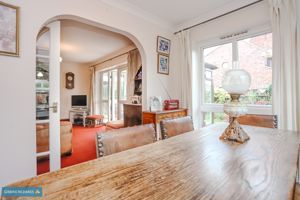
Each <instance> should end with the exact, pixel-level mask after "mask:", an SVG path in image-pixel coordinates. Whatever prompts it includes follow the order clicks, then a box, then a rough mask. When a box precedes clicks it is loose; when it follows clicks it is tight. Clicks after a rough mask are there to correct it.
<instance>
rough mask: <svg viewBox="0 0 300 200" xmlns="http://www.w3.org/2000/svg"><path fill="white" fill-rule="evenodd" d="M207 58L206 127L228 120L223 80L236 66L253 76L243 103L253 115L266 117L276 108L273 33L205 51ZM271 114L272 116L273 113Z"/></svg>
mask: <svg viewBox="0 0 300 200" xmlns="http://www.w3.org/2000/svg"><path fill="white" fill-rule="evenodd" d="M202 50H203V51H202V56H203V87H202V88H203V90H202V91H203V95H202V96H203V99H202V103H201V104H202V106H201V110H202V118H203V125H208V124H212V123H214V122H217V121H226V120H227V118H226V116H224V113H223V104H224V103H225V102H226V101H228V100H229V99H230V96H229V94H228V93H227V92H226V91H225V90H224V89H223V88H222V78H223V75H224V73H225V72H226V71H227V70H228V69H232V67H233V64H236V65H237V66H238V67H239V68H243V69H245V70H246V71H248V72H249V74H250V75H251V79H252V81H251V86H250V89H249V91H248V93H247V94H245V95H243V96H242V98H241V101H242V102H243V103H246V104H248V105H249V106H248V109H249V113H252V114H266V113H270V112H271V105H272V33H266V34H261V35H258V36H253V37H247V38H243V39H240V40H237V39H232V40H231V41H230V42H228V43H225V44H218V45H215V46H210V47H208V48H203V49H202ZM270 114H271V113H270Z"/></svg>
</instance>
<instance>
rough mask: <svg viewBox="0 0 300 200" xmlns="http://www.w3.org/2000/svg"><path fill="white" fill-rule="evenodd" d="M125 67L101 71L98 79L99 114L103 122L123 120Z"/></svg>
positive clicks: (125, 83)
mask: <svg viewBox="0 0 300 200" xmlns="http://www.w3.org/2000/svg"><path fill="white" fill-rule="evenodd" d="M127 71H128V70H127V66H126V65H124V66H121V67H118V68H115V69H111V70H107V71H102V72H100V73H99V78H100V113H101V114H102V115H103V116H104V122H108V121H115V120H120V119H123V104H124V103H126V100H127V93H126V87H127Z"/></svg>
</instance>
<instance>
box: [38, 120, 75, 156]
mask: <svg viewBox="0 0 300 200" xmlns="http://www.w3.org/2000/svg"><path fill="white" fill-rule="evenodd" d="M36 147H37V148H36V150H37V153H41V152H46V151H49V124H47V123H45V124H37V125H36ZM60 151H61V155H62V156H67V155H71V154H72V123H71V122H69V121H61V122H60ZM47 158H48V156H40V157H38V160H42V159H47Z"/></svg>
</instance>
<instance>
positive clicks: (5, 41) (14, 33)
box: [0, 1, 19, 56]
mask: <svg viewBox="0 0 300 200" xmlns="http://www.w3.org/2000/svg"><path fill="white" fill-rule="evenodd" d="M0 55H8V56H19V7H16V6H12V5H9V4H6V3H3V2H1V1H0Z"/></svg>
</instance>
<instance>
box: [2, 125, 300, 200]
mask: <svg viewBox="0 0 300 200" xmlns="http://www.w3.org/2000/svg"><path fill="white" fill-rule="evenodd" d="M227 125H228V124H226V123H221V124H215V125H211V126H208V127H205V128H202V129H199V130H195V131H192V132H188V133H184V134H182V135H178V136H175V137H172V138H169V139H166V140H161V141H157V142H155V143H153V144H150V145H145V146H142V147H138V148H135V149H131V150H127V151H123V152H120V153H116V154H113V155H110V156H106V157H103V158H99V159H96V160H92V161H89V162H86V163H82V164H78V165H75V166H71V167H67V168H64V169H61V170H58V171H55V172H51V173H46V174H43V175H40V176H37V177H34V178H31V179H27V180H24V181H20V182H17V183H15V184H11V185H10V186H17V187H19V186H20V187H24V186H40V187H42V190H43V197H42V198H41V199H55V200H59V199H80V200H84V199H101V200H114V199H118V200H120V199H132V200H139V199H149V200H153V199H154V200H156V199H157V200H164V199H169V200H177V199H178V200H179V199H180V200H189V199H199V200H200V199H211V200H214V199H215V200H250V199H251V200H252V199H261V200H286V199H293V193H294V187H295V180H296V171H297V162H298V150H299V136H298V133H297V132H291V131H283V130H278V129H270V128H260V127H254V126H243V127H244V130H245V131H246V132H247V133H248V135H249V136H250V140H249V141H247V142H246V143H244V144H237V143H234V142H228V141H222V140H220V139H219V136H220V135H221V134H222V132H223V131H224V129H225V128H226V126H227ZM20 167H21V166H20ZM3 199H6V198H4V197H3ZM20 199H25V198H24V197H20ZM34 199H38V198H34Z"/></svg>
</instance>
